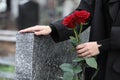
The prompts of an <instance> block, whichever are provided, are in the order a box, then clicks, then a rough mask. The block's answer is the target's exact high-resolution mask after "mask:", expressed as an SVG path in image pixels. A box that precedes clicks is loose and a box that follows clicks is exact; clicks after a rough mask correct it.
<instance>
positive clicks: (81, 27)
mask: <svg viewBox="0 0 120 80" xmlns="http://www.w3.org/2000/svg"><path fill="white" fill-rule="evenodd" d="M82 29H83V25H82V24H80V32H79V35H80V34H81V33H82Z"/></svg>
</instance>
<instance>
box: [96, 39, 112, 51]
mask: <svg viewBox="0 0 120 80" xmlns="http://www.w3.org/2000/svg"><path fill="white" fill-rule="evenodd" d="M97 43H98V44H100V45H101V46H100V47H99V51H100V53H104V52H107V51H109V50H110V39H109V38H108V39H105V40H102V41H97Z"/></svg>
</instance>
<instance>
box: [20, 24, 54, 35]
mask: <svg viewBox="0 0 120 80" xmlns="http://www.w3.org/2000/svg"><path fill="white" fill-rule="evenodd" d="M19 32H20V33H27V32H33V33H34V34H35V35H49V34H50V33H51V32H52V29H51V28H50V27H49V26H41V25H37V26H33V27H29V28H26V29H23V30H20V31H19Z"/></svg>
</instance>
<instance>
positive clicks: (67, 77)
mask: <svg viewBox="0 0 120 80" xmlns="http://www.w3.org/2000/svg"><path fill="white" fill-rule="evenodd" d="M73 76H74V74H73V73H71V72H64V75H63V80H73Z"/></svg>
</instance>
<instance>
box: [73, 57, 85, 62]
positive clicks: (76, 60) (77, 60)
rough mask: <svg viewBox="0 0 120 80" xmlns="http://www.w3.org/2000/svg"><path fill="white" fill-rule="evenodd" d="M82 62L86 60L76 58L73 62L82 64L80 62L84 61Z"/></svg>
mask: <svg viewBox="0 0 120 80" xmlns="http://www.w3.org/2000/svg"><path fill="white" fill-rule="evenodd" d="M82 60H84V58H80V57H77V58H75V59H74V60H73V62H80V61H82Z"/></svg>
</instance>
